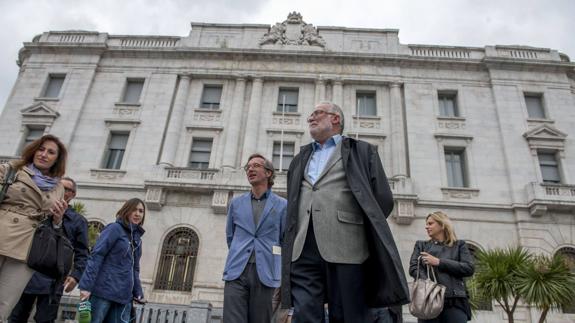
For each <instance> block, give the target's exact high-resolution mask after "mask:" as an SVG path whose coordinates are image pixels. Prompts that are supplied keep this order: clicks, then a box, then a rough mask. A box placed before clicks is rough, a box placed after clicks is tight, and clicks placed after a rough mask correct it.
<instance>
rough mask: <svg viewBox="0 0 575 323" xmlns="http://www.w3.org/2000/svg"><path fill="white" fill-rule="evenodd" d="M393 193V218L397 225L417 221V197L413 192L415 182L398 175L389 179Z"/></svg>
mask: <svg viewBox="0 0 575 323" xmlns="http://www.w3.org/2000/svg"><path fill="white" fill-rule="evenodd" d="M388 182H389V186H390V188H391V191H392V192H393V197H394V200H395V207H394V209H393V212H392V217H393V219H395V222H396V223H397V224H411V222H412V221H413V219H415V205H416V203H417V195H416V194H415V193H414V192H413V181H412V179H411V178H410V177H407V176H405V175H396V176H393V177H392V178H389V179H388Z"/></svg>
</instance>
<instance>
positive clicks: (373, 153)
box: [281, 137, 409, 308]
mask: <svg viewBox="0 0 575 323" xmlns="http://www.w3.org/2000/svg"><path fill="white" fill-rule="evenodd" d="M311 154H312V145H311V144H308V145H305V146H303V147H302V148H301V150H300V152H299V154H298V155H297V156H295V157H294V159H293V161H292V163H291V164H290V167H289V170H288V174H287V190H288V208H287V225H286V228H287V230H286V232H285V236H284V244H283V247H282V287H281V288H282V290H281V292H282V295H281V296H282V307H284V308H288V307H291V306H292V305H291V288H290V275H291V258H292V250H293V242H294V239H295V236H296V231H297V230H296V228H297V220H298V211H299V200H300V196H299V194H300V186H301V182H302V180H303V179H304V172H305V168H306V165H307V163H308V160H309V158H310V157H311ZM341 156H342V162H343V168H344V171H345V173H346V177H347V182H348V185H349V187H350V189H351V191H352V192H353V195H354V197H355V199H356V200H357V202H358V204H359V205H360V207H361V209H362V211H363V214H364V224H365V230H366V236H367V240H368V245H369V254H370V256H369V258H368V259H367V260H366V261H365V262H364V277H365V281H366V282H367V283H366V286H365V287H366V295H365V299H366V302H367V304H368V306H369V307H387V306H394V305H403V304H407V303H409V292H408V289H407V281H406V279H405V274H404V271H403V267H402V265H401V259H400V257H399V252H398V251H397V247H396V245H395V241H394V240H393V235H392V233H391V230H390V229H389V225H388V223H387V217H388V216H389V214H390V213H391V210H392V209H393V195H392V193H391V189H390V187H389V183H388V182H387V176H386V175H385V172H384V170H383V166H382V164H381V160H380V158H379V154H378V153H377V148H376V147H375V146H373V145H370V144H368V143H366V142H363V141H359V140H355V139H352V138H348V137H344V138H343V141H342V146H341Z"/></svg>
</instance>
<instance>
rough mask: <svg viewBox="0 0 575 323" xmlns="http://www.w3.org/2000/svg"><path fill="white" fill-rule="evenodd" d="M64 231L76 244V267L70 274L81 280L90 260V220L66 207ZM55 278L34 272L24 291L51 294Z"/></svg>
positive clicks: (59, 292) (60, 290)
mask: <svg viewBox="0 0 575 323" xmlns="http://www.w3.org/2000/svg"><path fill="white" fill-rule="evenodd" d="M62 223H63V229H64V233H65V234H66V237H68V239H69V240H70V242H72V246H74V268H73V269H72V272H71V273H70V274H69V275H68V276H72V277H74V279H76V282H80V278H82V273H84V268H86V261H87V260H88V253H89V250H88V221H86V219H85V218H84V217H83V216H81V215H80V214H78V213H76V212H75V211H74V210H73V209H72V208H71V207H68V209H66V212H64V217H63V219H62ZM52 281H53V279H52V278H50V277H48V276H45V275H42V274H40V273H34V276H32V279H30V282H29V283H28V285H27V286H26V289H25V290H24V293H26V294H36V295H47V294H50V285H51V284H52ZM63 289H64V286H63V285H62V286H59V288H58V289H57V290H56V293H58V294H60V295H61V294H62V291H63Z"/></svg>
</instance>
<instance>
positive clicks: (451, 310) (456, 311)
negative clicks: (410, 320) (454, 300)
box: [417, 306, 467, 323]
mask: <svg viewBox="0 0 575 323" xmlns="http://www.w3.org/2000/svg"><path fill="white" fill-rule="evenodd" d="M417 322H419V323H465V322H467V314H465V312H464V311H463V310H462V309H460V308H459V307H455V306H447V307H444V308H443V311H441V314H439V316H438V317H436V318H434V319H433V320H417Z"/></svg>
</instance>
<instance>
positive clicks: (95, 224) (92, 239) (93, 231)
mask: <svg viewBox="0 0 575 323" xmlns="http://www.w3.org/2000/svg"><path fill="white" fill-rule="evenodd" d="M102 230H104V224H103V223H102V222H100V221H88V247H90V250H92V247H94V245H95V244H96V240H98V237H99V236H100V233H101V232H102Z"/></svg>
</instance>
